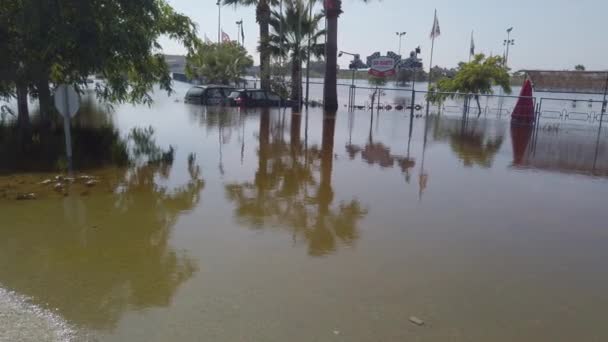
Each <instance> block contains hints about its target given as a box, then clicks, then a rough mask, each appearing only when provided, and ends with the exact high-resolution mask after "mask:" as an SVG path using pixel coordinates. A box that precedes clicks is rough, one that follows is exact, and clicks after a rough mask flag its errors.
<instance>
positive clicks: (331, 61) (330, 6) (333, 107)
mask: <svg viewBox="0 0 608 342" xmlns="http://www.w3.org/2000/svg"><path fill="white" fill-rule="evenodd" d="M363 1H365V2H367V1H368V0H363ZM323 8H324V9H325V17H326V19H327V28H326V29H327V42H326V50H325V58H326V62H327V64H326V66H325V82H324V87H323V103H324V107H325V110H326V111H328V112H330V113H335V112H336V111H337V110H338V89H337V87H338V17H339V16H340V14H342V0H323Z"/></svg>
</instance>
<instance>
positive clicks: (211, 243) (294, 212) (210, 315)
mask: <svg viewBox="0 0 608 342" xmlns="http://www.w3.org/2000/svg"><path fill="white" fill-rule="evenodd" d="M185 90H186V88H184V89H178V94H177V95H175V96H174V97H171V98H167V97H166V96H164V95H157V96H156V97H157V102H156V104H155V105H154V106H152V107H151V108H148V107H133V106H119V107H117V108H116V111H115V113H114V114H113V115H112V119H113V121H114V122H115V124H116V125H117V127H119V128H120V130H121V132H127V131H128V130H129V129H130V128H131V127H135V126H147V125H151V126H153V127H154V128H155V129H156V135H155V136H156V139H157V143H158V144H159V145H160V146H163V147H167V146H168V145H170V144H171V145H173V146H175V147H176V151H177V152H176V156H175V161H174V163H173V165H172V166H165V167H138V168H130V169H120V168H110V169H103V170H92V171H87V172H88V173H89V174H90V175H92V176H95V177H97V178H98V179H99V180H100V183H99V184H96V185H95V186H93V187H91V188H88V187H86V186H84V185H82V184H75V185H73V187H71V188H70V189H68V191H67V193H68V194H67V196H66V195H64V192H61V193H58V192H56V191H54V190H53V189H50V188H49V186H48V185H42V184H39V183H40V182H41V181H43V180H45V179H47V178H49V177H53V176H54V174H36V173H32V174H27V175H9V176H2V177H1V178H0V185H1V186H2V187H3V189H9V190H10V191H9V192H7V191H8V190H6V191H4V193H8V195H6V196H4V197H2V196H0V217H1V223H0V287H2V288H3V289H5V291H4V292H0V294H2V293H6V292H7V291H11V293H16V294H18V295H19V296H23V297H24V298H27V300H28V301H29V303H30V304H31V305H36V307H39V308H41V310H49V311H51V312H53V315H56V316H57V317H59V318H60V319H61V320H63V323H62V324H64V325H65V326H69V327H70V329H71V330H70V331H72V330H73V331H76V333H74V334H70V335H69V336H68V337H65V336H67V335H65V336H64V335H61V334H55V335H57V336H64V337H62V338H64V339H73V340H92V341H168V340H173V341H606V340H608V328H607V327H606V319H605V314H604V309H605V308H606V307H607V306H608V293H607V292H606V289H607V288H608V274H607V273H606V272H605V268H606V267H605V263H606V260H608V248H607V247H608V228H607V227H608V226H607V223H606V222H607V219H608V214H606V210H605V209H606V198H607V197H606V195H607V194H608V181H607V180H608V138H607V136H606V133H605V131H602V132H599V135H598V130H597V126H574V125H571V126H565V125H563V126H561V127H559V129H558V130H552V129H550V128H546V129H541V130H539V131H538V132H534V131H531V130H528V129H526V128H522V127H512V126H511V125H510V124H509V122H508V121H505V120H495V119H483V118H482V119H475V118H471V119H469V120H466V121H463V120H462V119H460V118H458V117H449V116H442V117H436V116H431V117H430V118H429V119H428V120H426V119H425V118H416V119H414V120H413V122H412V126H411V132H412V134H411V138H410V120H409V117H407V116H406V115H405V114H403V113H396V112H392V113H390V112H386V113H380V114H379V115H375V114H374V115H373V116H370V113H369V112H362V111H359V112H356V113H354V114H349V113H347V112H340V113H338V116H337V119H336V120H331V119H327V118H325V119H324V117H323V115H322V113H321V112H319V111H316V110H311V111H310V112H309V113H308V114H303V115H301V116H292V115H291V113H290V112H289V111H287V112H281V111H279V110H269V111H262V110H250V111H238V110H221V109H215V108H203V107H197V106H188V105H185V104H183V103H181V102H174V101H175V99H179V98H180V96H181V95H183V94H182V93H184V92H185ZM180 94H181V95H180ZM190 153H195V154H196V159H195V162H194V163H190V164H189V163H188V155H189V154H190ZM19 191H22V192H28V193H29V192H35V193H36V194H37V199H35V200H23V201H17V200H15V199H14V198H13V197H12V194H13V193H14V192H19ZM85 191H86V193H85ZM0 303H2V301H0ZM4 310H7V309H6V308H4ZM2 311H3V308H2V307H0V317H4V318H3V320H4V321H3V323H2V324H4V326H5V327H7V326H9V327H12V328H15V327H21V329H22V331H21V332H20V333H19V334H20V335H19V336H21V337H22V340H23V341H30V340H36V336H40V335H34V334H32V331H34V330H33V329H28V324H32V323H28V322H32V321H31V320H21V318H19V317H20V316H19V315H16V318H15V317H13V316H10V315H6V316H2ZM412 316H415V317H417V318H419V319H421V320H423V321H424V325H422V326H419V325H416V324H413V323H411V322H410V318H411V317H412ZM11 320H13V321H11ZM2 324H0V327H2ZM64 325H62V326H64ZM49 329H50V328H49ZM0 330H1V329H0ZM51 335H53V334H48V336H51ZM3 336H13V337H14V336H15V331H14V329H13V330H12V332H11V335H9V334H6V333H5V334H4V335H3V334H2V332H0V340H2V338H3ZM45 336H46V335H45Z"/></svg>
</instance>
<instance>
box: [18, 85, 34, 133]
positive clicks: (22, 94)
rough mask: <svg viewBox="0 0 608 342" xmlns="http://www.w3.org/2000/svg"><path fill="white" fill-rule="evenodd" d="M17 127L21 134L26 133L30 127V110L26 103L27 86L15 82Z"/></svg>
mask: <svg viewBox="0 0 608 342" xmlns="http://www.w3.org/2000/svg"><path fill="white" fill-rule="evenodd" d="M17 110H18V114H17V127H18V128H19V131H20V133H21V134H23V135H27V134H29V132H30V129H31V123H30V112H29V108H28V103H27V86H25V85H23V84H17Z"/></svg>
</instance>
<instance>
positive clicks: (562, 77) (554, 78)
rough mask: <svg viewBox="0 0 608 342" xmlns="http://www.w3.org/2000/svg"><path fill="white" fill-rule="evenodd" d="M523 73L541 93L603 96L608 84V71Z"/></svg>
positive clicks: (533, 71)
mask: <svg viewBox="0 0 608 342" xmlns="http://www.w3.org/2000/svg"><path fill="white" fill-rule="evenodd" d="M522 71H523V72H525V73H526V74H527V75H528V77H530V79H531V80H532V84H533V85H534V90H535V91H539V92H551V93H584V94H603V93H604V89H605V87H606V84H607V82H608V71H551V70H522Z"/></svg>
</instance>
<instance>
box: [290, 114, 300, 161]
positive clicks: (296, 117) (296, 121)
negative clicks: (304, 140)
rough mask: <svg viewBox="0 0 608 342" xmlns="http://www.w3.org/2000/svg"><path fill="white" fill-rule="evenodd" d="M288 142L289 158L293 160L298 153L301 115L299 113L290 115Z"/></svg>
mask: <svg viewBox="0 0 608 342" xmlns="http://www.w3.org/2000/svg"><path fill="white" fill-rule="evenodd" d="M290 128H291V129H290V134H289V139H290V140H289V141H290V145H291V156H292V158H293V159H294V160H295V159H296V158H297V156H298V154H299V153H300V132H301V131H302V115H301V114H300V113H299V112H293V113H292V114H291V127H290Z"/></svg>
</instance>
